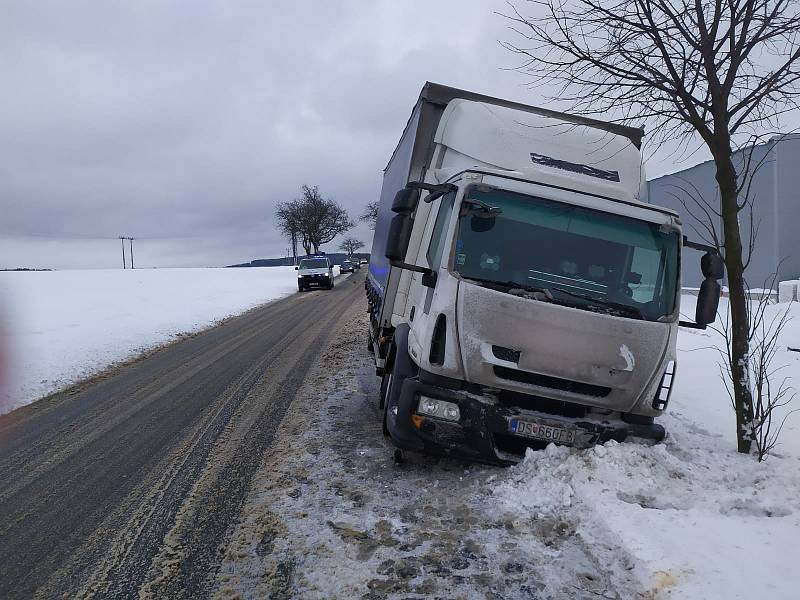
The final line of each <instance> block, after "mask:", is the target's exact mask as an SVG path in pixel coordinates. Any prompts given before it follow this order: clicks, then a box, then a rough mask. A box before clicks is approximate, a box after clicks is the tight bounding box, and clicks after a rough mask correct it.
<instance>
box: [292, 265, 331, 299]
mask: <svg viewBox="0 0 800 600" xmlns="http://www.w3.org/2000/svg"><path fill="white" fill-rule="evenodd" d="M295 269H297V289H298V290H300V291H301V292H303V291H305V290H308V289H311V288H312V287H325V288H328V289H329V290H332V289H333V264H332V263H331V261H330V260H328V258H327V257H326V256H314V257H312V258H304V259H303V260H301V261H300V265H299V266H297V267H295Z"/></svg>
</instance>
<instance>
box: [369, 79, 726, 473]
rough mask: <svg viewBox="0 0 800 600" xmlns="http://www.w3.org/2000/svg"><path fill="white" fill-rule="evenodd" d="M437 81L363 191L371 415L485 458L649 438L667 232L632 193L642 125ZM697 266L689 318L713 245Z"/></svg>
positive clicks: (660, 217)
mask: <svg viewBox="0 0 800 600" xmlns="http://www.w3.org/2000/svg"><path fill="white" fill-rule="evenodd" d="M428 85H432V84H428ZM447 90H452V88H447V89H446V90H433V91H434V94H432V95H433V96H436V97H438V98H442V97H443V96H444V97H447V96H448V93H447ZM424 94H425V90H423V96H424ZM449 95H450V96H451V97H450V98H449V99H448V100H447V102H446V103H445V104H444V106H443V108H442V109H441V112H440V113H439V115H438V119H433V123H430V124H429V126H431V131H429V132H427V133H426V132H425V131H424V128H423V127H420V124H419V121H422V119H421V118H420V119H419V121H418V123H417V125H416V128H417V131H416V132H415V139H414V141H413V144H412V150H411V155H412V156H411V161H410V163H411V165H412V169H411V170H409V173H408V175H409V177H408V181H407V182H406V184H405V186H404V187H403V188H401V189H399V190H397V189H396V190H394V193H393V197H392V199H391V202H389V201H386V202H384V198H383V194H382V200H381V206H380V208H379V218H378V226H377V227H376V238H378V237H379V235H378V234H379V233H384V232H385V233H384V235H382V236H380V237H382V238H383V239H382V240H380V242H379V244H381V245H383V248H382V249H380V248H378V247H377V245H374V246H373V252H372V255H373V256H381V255H382V256H385V257H386V261H387V262H388V264H389V270H390V273H389V277H387V278H385V280H381V279H380V277H379V276H380V274H381V273H380V270H379V269H380V267H381V266H382V265H381V264H380V261H372V263H371V264H370V274H369V276H368V278H367V283H366V285H367V297H368V299H369V301H370V310H371V317H372V318H371V327H370V336H371V340H370V346H371V347H372V348H373V351H374V354H375V362H376V367H377V372H378V373H379V374H380V375H381V376H382V377H383V382H382V386H381V403H382V404H383V407H384V429H385V431H386V432H387V433H388V434H389V435H390V436H391V438H392V441H393V442H394V443H395V444H396V445H397V446H398V447H400V448H403V449H412V450H422V451H426V452H429V453H444V454H454V455H458V456H462V457H466V458H473V459H475V460H482V461H487V462H500V463H510V462H514V461H516V460H519V459H520V458H521V457H522V456H523V455H524V453H525V450H526V448H528V447H538V446H541V445H543V444H547V443H551V442H553V443H558V444H565V445H571V446H577V447H587V446H590V445H592V444H596V443H599V442H603V441H607V440H610V439H615V440H617V441H623V440H625V439H627V438H628V437H632V436H633V437H639V438H645V439H649V440H652V441H658V440H660V439H662V438H663V436H664V429H663V427H662V426H661V425H659V424H657V423H656V422H655V421H654V419H655V417H658V416H659V415H660V414H662V413H663V411H664V410H665V408H666V406H667V404H668V402H669V395H670V391H671V388H672V381H673V377H674V374H675V371H676V355H675V341H676V337H677V327H678V323H679V312H680V262H681V258H682V241H683V237H682V233H681V222H680V220H679V219H678V216H677V215H676V214H675V213H674V212H672V211H670V210H668V209H664V208H661V207H657V206H654V205H651V204H648V203H647V202H646V201H645V200H644V198H643V194H644V190H645V189H646V188H645V186H644V175H643V172H642V163H641V154H640V151H639V147H638V144H637V142H640V140H641V132H640V131H639V130H630V129H628V128H619V126H611V125H608V124H605V125H608V126H603V125H604V124H602V123H601V124H600V125H597V124H596V122H588V123H584V122H583V121H582V120H581V119H580V118H576V117H572V116H570V115H560V116H559V115H553V114H552V113H550V111H542V110H541V109H533V107H525V108H526V110H523V109H521V108H520V107H519V106H516V105H510V104H511V103H503V101H499V100H497V99H491V98H489V99H486V98H485V97H479V98H474V97H473V95H470V93H467V92H461V91H459V90H453V91H451V92H450V94H449ZM424 100H425V98H424V97H421V100H420V103H421V107H420V104H418V107H417V108H419V109H420V113H423V112H424ZM487 100H488V101H487ZM422 116H423V115H422V114H420V117H422ZM576 120H577V122H576ZM412 122H413V116H412V121H410V122H409V123H410V126H412V127H413V125H412ZM434 124H435V126H433V125H434ZM407 134H408V128H407V131H406V132H405V133H404V136H403V137H404V138H406V137H407ZM420 138H423V140H424V139H427V140H428V141H427V142H424V141H423V142H420ZM402 144H403V139H401V146H402ZM401 146H399V147H398V150H396V151H395V156H393V161H394V160H395V159H396V158H397V157H398V156H399V155H401V153H402V148H401ZM419 148H425V149H426V150H427V151H428V155H429V159H428V161H426V162H425V167H424V168H423V169H421V170H420V172H419V173H418V174H416V175H417V177H415V176H414V175H415V174H414V173H413V172H412V171H413V162H414V160H413V159H414V156H413V155H414V153H415V152H417V153H419V152H422V151H423V150H419ZM392 166H393V165H392V162H390V165H389V167H387V171H386V174H385V178H384V185H386V183H387V179H389V177H390V176H391V175H392V173H390V171H391V169H392ZM390 185H391V184H390ZM380 209H385V212H383V213H382V212H381V210H380ZM718 258H719V257H717V259H718ZM707 262H708V261H707ZM708 270H709V272H710V275H711V276H709V281H710V282H712V283H713V285H712V283H709V285H707V286H706V288H707V289H706V292H705V297H704V298H701V301H700V302H698V313H699V312H700V310H701V307H702V309H703V310H705V311H706V312H704V313H703V314H702V315H700V316H701V317H703V318H707V315H708V314H710V311H711V309H712V308H713V310H714V312H715V310H716V304H715V303H714V302H713V300H714V299H713V295H714V293H715V291H716V295H717V298H716V300H717V301H718V296H719V286H718V285H717V286H716V288H714V285H716V282H715V278H714V277H713V276H716V275H719V274H720V273H719V272H718V271H719V264H718V261H714V265H713V268H712V267H709V269H708ZM711 271H713V272H711ZM393 278H394V279H393ZM708 298H710V300H709V299H708ZM712 305H713V306H712ZM387 309H388V310H387ZM389 310H390V311H391V312H388V311H389ZM711 320H712V321H713V318H712V319H711ZM701 321H702V319H701ZM698 326H702V322H701V323H700V325H698Z"/></svg>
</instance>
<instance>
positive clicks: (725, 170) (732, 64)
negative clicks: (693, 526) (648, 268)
mask: <svg viewBox="0 0 800 600" xmlns="http://www.w3.org/2000/svg"><path fill="white" fill-rule="evenodd" d="M531 4H532V5H533V6H534V7H536V9H537V10H539V11H541V13H542V14H541V16H535V17H525V16H524V15H523V14H522V13H521V12H520V11H519V10H518V9H517V8H516V7H515V6H514V5H511V4H510V5H509V6H510V7H511V11H512V12H511V14H509V15H506V16H507V17H508V18H509V19H510V20H511V21H512V23H513V25H512V28H513V29H514V30H515V31H516V32H517V33H518V34H520V35H521V36H522V37H523V39H524V41H523V42H522V43H521V44H513V43H510V42H507V43H505V44H504V45H505V47H506V48H508V49H509V50H511V51H513V52H515V53H518V54H519V55H521V56H523V57H524V63H523V64H522V65H521V66H520V70H522V71H523V72H525V73H526V74H528V75H529V76H531V77H532V78H533V80H534V83H537V84H541V83H547V84H552V83H555V84H556V85H557V93H556V94H555V98H557V99H560V100H561V101H564V102H566V103H567V104H568V105H569V106H570V108H571V109H572V110H579V111H581V112H584V113H587V114H592V113H595V114H597V113H605V112H609V111H611V112H613V113H614V114H617V115H619V116H620V119H619V120H622V121H627V122H635V123H637V124H640V123H645V124H646V125H647V126H648V127H650V128H651V130H652V136H653V138H654V139H655V141H656V142H659V141H665V140H667V139H671V138H672V139H675V138H678V139H681V140H682V141H683V143H684V144H690V143H692V142H699V143H700V144H702V145H705V147H706V148H707V149H708V150H709V151H710V153H711V155H712V157H713V160H714V163H715V166H716V180H717V184H718V186H719V194H720V197H719V214H720V218H721V221H722V236H721V240H720V241H719V242H720V243H719V245H720V247H721V250H722V253H723V256H724V258H725V266H726V268H727V274H728V285H729V289H730V319H731V322H730V330H731V337H730V360H729V366H730V377H731V385H732V388H733V397H734V404H735V408H736V422H737V429H736V437H737V445H738V449H739V451H740V452H749V451H750V448H751V444H752V442H753V428H752V423H753V418H754V417H753V397H752V393H751V388H750V382H751V373H750V365H751V356H750V340H751V335H750V322H749V319H748V297H747V294H746V283H745V277H744V270H745V262H744V259H743V249H742V235H741V230H740V225H739V214H740V212H741V211H742V210H744V209H745V207H746V204H743V203H742V202H741V198H740V194H741V192H742V191H743V186H747V185H748V180H750V181H752V179H749V178H748V176H747V168H748V165H747V163H746V162H745V164H744V165H738V167H739V168H738V169H737V165H736V164H735V163H734V159H733V157H734V152H735V151H736V149H737V147H739V146H742V145H745V144H746V139H747V137H748V136H749V135H752V134H754V133H758V132H760V131H761V130H763V129H764V128H765V127H773V126H774V125H775V124H776V122H777V119H778V117H779V116H780V115H781V114H783V113H784V112H786V111H788V110H791V109H794V108H796V107H797V98H798V94H800V88H799V87H798V83H799V82H800V39H799V38H800V3H798V2H796V0H713V1H711V0H612V1H610V2H603V1H602V0H532V2H531Z"/></svg>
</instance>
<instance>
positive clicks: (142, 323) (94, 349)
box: [0, 267, 338, 414]
mask: <svg viewBox="0 0 800 600" xmlns="http://www.w3.org/2000/svg"><path fill="white" fill-rule="evenodd" d="M336 270H337V271H338V267H337V268H336ZM296 291H297V279H296V277H295V271H294V269H293V268H292V267H271V268H247V269H245V268H240V269H135V270H131V269H128V270H120V269H116V270H86V271H81V270H75V271H39V272H0V318H2V321H0V332H2V336H3V337H2V338H0V343H2V348H3V349H4V350H5V351H6V352H8V353H9V359H8V361H7V362H8V365H7V372H8V375H9V377H10V381H9V382H8V385H7V387H6V388H5V389H3V390H0V414H2V413H4V412H8V411H9V410H12V409H14V408H17V407H19V406H23V405H25V404H28V403H30V402H33V401H34V400H37V399H38V398H41V397H43V396H45V395H47V394H49V393H52V392H55V391H57V390H59V389H61V388H64V387H66V386H68V385H70V384H72V383H75V382H76V381H79V380H81V379H83V378H85V377H88V376H91V375H93V374H95V373H97V372H99V371H101V370H103V369H104V368H106V367H108V366H109V365H112V364H113V363H115V362H117V361H121V360H125V359H128V358H131V357H133V356H135V355H137V354H139V353H141V352H144V351H146V350H148V349H150V348H153V347H155V346H158V345H160V344H163V343H165V342H169V341H171V340H173V339H175V338H176V337H177V336H180V335H183V334H186V333H190V332H193V331H197V330H199V329H202V328H204V327H207V326H209V325H211V324H213V323H214V322H216V321H219V320H220V319H224V318H225V317H228V316H231V315H235V314H238V313H242V312H244V311H246V310H248V309H250V308H252V307H254V306H257V305H259V304H263V303H265V302H268V301H270V300H275V299H277V298H280V297H283V296H286V295H287V294H290V293H293V292H296ZM3 317H4V318H3Z"/></svg>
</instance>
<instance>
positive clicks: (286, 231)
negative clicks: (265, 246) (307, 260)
mask: <svg viewBox="0 0 800 600" xmlns="http://www.w3.org/2000/svg"><path fill="white" fill-rule="evenodd" d="M275 218H276V219H277V220H278V229H280V231H281V233H282V234H283V235H284V236H285V237H286V238H287V239H288V240H289V241H290V242H291V244H292V264H297V242H298V239H299V238H300V236H301V235H302V231H303V228H302V225H301V223H302V211H301V207H300V203H299V202H298V201H297V200H293V201H291V202H281V203H280V204H278V206H277V207H276V209H275ZM306 254H308V253H306Z"/></svg>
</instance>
